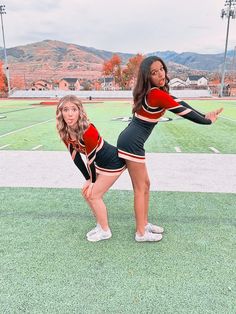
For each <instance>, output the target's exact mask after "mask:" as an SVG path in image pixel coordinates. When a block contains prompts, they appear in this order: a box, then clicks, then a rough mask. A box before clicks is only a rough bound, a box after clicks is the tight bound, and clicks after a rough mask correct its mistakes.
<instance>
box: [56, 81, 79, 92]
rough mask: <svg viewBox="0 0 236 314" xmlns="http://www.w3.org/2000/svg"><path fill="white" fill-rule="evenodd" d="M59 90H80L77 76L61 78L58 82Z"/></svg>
mask: <svg viewBox="0 0 236 314" xmlns="http://www.w3.org/2000/svg"><path fill="white" fill-rule="evenodd" d="M58 89H60V90H80V82H79V80H78V79H77V78H62V79H60V81H59V83H58Z"/></svg>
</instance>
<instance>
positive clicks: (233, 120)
mask: <svg viewBox="0 0 236 314" xmlns="http://www.w3.org/2000/svg"><path fill="white" fill-rule="evenodd" d="M219 118H221V119H225V120H229V121H232V122H236V120H235V119H231V118H227V117H224V116H223V117H222V116H219Z"/></svg>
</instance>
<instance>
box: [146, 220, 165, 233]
mask: <svg viewBox="0 0 236 314" xmlns="http://www.w3.org/2000/svg"><path fill="white" fill-rule="evenodd" d="M145 231H148V232H152V233H163V232H164V228H162V227H159V226H156V225H153V224H151V223H150V222H149V223H148V224H147V225H146V226H145Z"/></svg>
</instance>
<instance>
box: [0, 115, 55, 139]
mask: <svg viewBox="0 0 236 314" xmlns="http://www.w3.org/2000/svg"><path fill="white" fill-rule="evenodd" d="M53 120H54V119H50V120H47V121H43V122H39V123H35V124H32V125H29V126H26V127H25V128H21V129H18V130H15V131H12V132H8V133H5V134H2V135H0V137H4V136H7V135H11V134H14V133H17V132H20V131H24V130H26V129H30V128H33V127H34V126H36V125H40V124H44V123H48V122H50V121H53Z"/></svg>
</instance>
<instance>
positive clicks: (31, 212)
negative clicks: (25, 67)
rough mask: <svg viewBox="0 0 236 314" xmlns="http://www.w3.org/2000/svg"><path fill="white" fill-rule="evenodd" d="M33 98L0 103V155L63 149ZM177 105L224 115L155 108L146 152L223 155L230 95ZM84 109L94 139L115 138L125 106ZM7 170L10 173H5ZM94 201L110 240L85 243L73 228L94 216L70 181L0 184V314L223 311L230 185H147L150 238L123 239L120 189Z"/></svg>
mask: <svg viewBox="0 0 236 314" xmlns="http://www.w3.org/2000/svg"><path fill="white" fill-rule="evenodd" d="M39 103H40V101H36V100H33V101H32V100H20V101H19V100H7V101H4V100H3V101H1V102H0V125H1V127H0V149H1V153H2V154H4V152H8V151H12V152H15V151H16V152H17V151H19V152H20V153H22V152H24V151H25V152H29V151H35V152H36V151H38V152H42V153H43V152H45V153H48V152H50V151H51V152H53V151H54V152H57V151H61V152H62V153H63V151H64V152H66V149H65V147H64V145H63V144H62V143H61V142H60V140H59V138H58V135H57V133H56V127H55V106H45V105H40V104H39ZM189 103H190V105H192V106H193V107H195V108H196V109H197V110H199V111H202V112H207V111H211V110H214V109H216V108H219V107H223V108H224V112H223V114H222V117H221V118H219V119H218V121H217V122H216V123H215V124H214V125H211V126H202V125H197V124H194V123H191V122H189V121H187V120H184V119H182V118H178V117H177V116H175V115H173V114H171V113H169V112H167V113H166V115H165V116H166V117H168V118H169V121H163V122H160V123H159V124H158V125H157V126H156V127H155V129H154V131H153V133H152V135H151V136H150V138H149V139H148V141H147V143H146V151H147V152H148V153H157V154H163V155H164V154H176V155H177V156H178V154H186V156H190V155H195V154H199V155H201V154H202V155H204V154H211V155H212V156H215V157H216V156H221V157H222V158H223V157H224V156H227V155H234V154H235V153H236V136H235V131H236V101H235V100H199V101H197V100H191V101H189ZM85 108H86V111H87V113H88V116H89V118H90V119H91V122H93V123H94V124H95V126H96V127H97V128H98V130H99V131H100V133H101V135H102V136H103V137H104V139H105V140H107V141H108V142H110V143H112V144H114V145H115V144H116V139H117V137H118V135H119V133H120V132H121V131H122V130H123V129H124V128H125V127H126V125H127V123H128V122H127V120H128V118H129V117H130V116H131V114H130V112H131V103H130V102H129V101H106V102H100V103H86V104H85ZM68 154H69V153H68ZM0 156H1V155H0ZM26 156H27V154H26ZM213 160H214V158H213ZM44 162H45V161H44ZM38 163H40V160H39V161H38ZM55 163H56V161H55ZM0 165H1V161H0ZM17 165H19V163H17V157H16V158H15V160H14V167H16V169H17ZM20 165H21V167H22V164H20ZM56 165H57V167H58V171H61V169H59V167H60V165H58V164H56ZM2 166H3V165H2ZM229 166H230V165H229ZM9 167H10V166H9ZM12 167H13V165H12ZM35 167H36V165H34V164H32V169H31V171H32V176H34V168H35ZM206 170H207V169H206ZM66 171H67V169H63V172H66ZM75 171H76V168H75ZM183 171H184V169H183ZM188 171H189V170H188ZM195 171H197V169H195ZM222 171H224V169H222ZM232 172H233V173H235V168H232ZM52 173H53V171H52ZM0 175H1V174H0ZM9 175H11V176H14V174H12V172H11V169H9ZM213 175H214V174H213ZM27 176H28V173H27V174H26V177H27ZM174 176H175V173H174V172H173V177H174ZM13 179H14V177H13ZM150 179H151V181H152V172H151V171H150ZM153 179H154V178H153ZM169 179H170V180H171V177H170V178H169ZM224 184H227V182H226V183H224ZM228 184H229V185H230V184H232V182H228ZM45 185H46V182H45ZM105 202H106V204H107V208H108V213H109V221H110V226H111V230H112V233H113V236H112V238H111V239H110V240H107V241H101V242H99V243H90V242H88V241H87V240H86V237H85V234H86V232H87V231H88V230H90V229H91V228H93V227H94V218H93V217H92V214H91V213H90V210H89V208H88V206H87V205H86V203H85V202H84V200H83V198H82V196H81V193H80V189H79V188H45V187H44V186H43V184H42V186H41V187H37V188H36V187H30V186H29V187H6V186H2V187H0V204H1V205H0V216H1V219H0V230H1V236H0V264H1V270H0V283H1V288H0V290H1V294H0V304H1V306H0V309H1V311H0V312H2V313H9V314H10V313H89V314H90V313H91V314H94V313H114V314H123V313H127V314H128V313H158V312H162V313H167V314H168V313H170V314H172V313H181V314H182V313H186V314H189V313H197V314H198V313H199V314H200V313H201V314H202V313H212V314H213V313H214V314H215V313H229V314H231V313H234V311H235V310H234V309H235V297H236V293H235V291H236V285H235V282H236V263H235V261H236V251H235V240H236V236H235V234H236V233H235V226H236V219H235V218H236V217H235V216H236V215H235V209H236V205H235V204H236V195H235V194H234V193H212V192H209V191H204V192H201V193H199V192H189V191H171V190H170V191H168V190H167V191H152V192H151V195H150V215H149V216H150V217H149V218H150V221H151V222H153V223H156V222H158V224H159V225H161V226H163V227H164V228H165V234H164V237H163V240H162V241H161V242H159V243H136V242H135V241H134V232H135V224H134V217H133V193H132V190H125V189H120V190H111V191H109V192H108V193H107V194H106V196H105Z"/></svg>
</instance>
